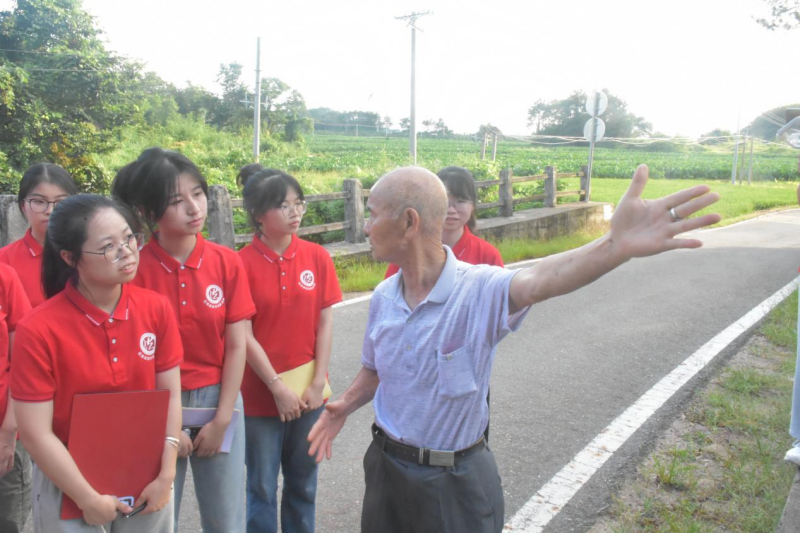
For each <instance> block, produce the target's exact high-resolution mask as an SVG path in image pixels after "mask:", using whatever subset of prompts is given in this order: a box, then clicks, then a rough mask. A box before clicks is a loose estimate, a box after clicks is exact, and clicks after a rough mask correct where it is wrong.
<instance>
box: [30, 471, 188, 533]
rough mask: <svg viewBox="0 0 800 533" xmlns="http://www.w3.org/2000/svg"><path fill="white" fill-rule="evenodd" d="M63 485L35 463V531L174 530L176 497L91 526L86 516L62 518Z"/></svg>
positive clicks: (121, 532) (107, 532) (110, 532)
mask: <svg viewBox="0 0 800 533" xmlns="http://www.w3.org/2000/svg"><path fill="white" fill-rule="evenodd" d="M61 494H62V493H61V489H59V488H58V487H56V486H55V485H54V484H53V482H52V481H50V480H49V479H48V478H47V476H45V475H44V474H43V473H42V471H41V470H39V469H38V468H37V467H36V465H33V531H34V532H35V533H139V532H145V531H146V532H147V533H172V524H173V519H174V511H173V508H172V503H173V499H172V498H170V501H169V504H167V506H166V507H164V508H163V509H161V510H160V511H158V512H157V513H153V514H149V515H141V514H137V515H136V516H134V517H131V518H125V517H124V516H122V515H119V514H118V515H117V518H116V520H114V521H113V522H109V523H108V524H105V525H102V526H90V525H89V524H87V523H86V522H85V521H84V520H83V519H82V518H79V519H76V520H61Z"/></svg>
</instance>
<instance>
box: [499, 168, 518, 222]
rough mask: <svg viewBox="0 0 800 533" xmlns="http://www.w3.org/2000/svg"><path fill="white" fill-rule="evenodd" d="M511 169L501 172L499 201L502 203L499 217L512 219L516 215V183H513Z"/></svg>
mask: <svg viewBox="0 0 800 533" xmlns="http://www.w3.org/2000/svg"><path fill="white" fill-rule="evenodd" d="M511 177H512V173H511V169H510V168H507V169H505V170H501V171H500V185H499V187H498V188H499V189H500V191H499V192H500V195H499V201H500V202H501V204H502V205H501V206H500V209H499V210H498V215H500V216H501V217H510V216H513V215H514V182H512V181H511Z"/></svg>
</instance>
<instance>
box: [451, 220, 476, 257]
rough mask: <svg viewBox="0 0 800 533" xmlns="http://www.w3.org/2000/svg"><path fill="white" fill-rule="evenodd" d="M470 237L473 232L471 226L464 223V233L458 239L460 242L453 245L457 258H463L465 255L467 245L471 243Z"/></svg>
mask: <svg viewBox="0 0 800 533" xmlns="http://www.w3.org/2000/svg"><path fill="white" fill-rule="evenodd" d="M470 237H472V232H470V231H469V228H468V227H467V226H466V225H464V233H462V234H461V238H460V239H458V242H457V243H455V244H454V245H453V255H455V256H456V259H461V256H462V255H464V252H466V251H467V245H468V244H469V241H470Z"/></svg>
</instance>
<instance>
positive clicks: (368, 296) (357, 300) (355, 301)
mask: <svg viewBox="0 0 800 533" xmlns="http://www.w3.org/2000/svg"><path fill="white" fill-rule="evenodd" d="M371 299H372V294H371V293H370V294H365V295H364V296H359V297H357V298H350V299H349V300H345V301H343V302H339V303H338V304H333V305H332V306H331V307H333V308H334V309H336V308H339V307H347V306H348V305H353V304H358V303H361V302H367V301H369V300H371Z"/></svg>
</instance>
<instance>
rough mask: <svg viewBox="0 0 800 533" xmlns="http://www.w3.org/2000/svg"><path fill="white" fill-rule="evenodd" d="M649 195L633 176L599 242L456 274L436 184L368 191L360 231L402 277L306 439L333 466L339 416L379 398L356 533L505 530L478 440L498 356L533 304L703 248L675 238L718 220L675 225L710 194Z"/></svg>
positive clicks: (642, 178)
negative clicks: (642, 262) (526, 263)
mask: <svg viewBox="0 0 800 533" xmlns="http://www.w3.org/2000/svg"><path fill="white" fill-rule="evenodd" d="M646 182H647V167H646V166H644V165H642V166H640V167H639V168H638V169H637V170H636V173H635V174H634V176H633V180H632V183H631V185H630V188H629V189H628V191H627V192H626V193H625V195H624V196H623V198H622V200H621V201H620V203H619V205H618V206H617V209H616V211H615V213H614V216H613V218H612V219H611V230H610V231H609V232H608V234H606V235H605V236H604V237H602V238H600V239H598V240H596V241H594V242H592V243H590V244H587V245H586V246H583V247H582V248H578V249H576V250H572V251H569V252H565V253H562V254H559V255H556V256H552V257H549V258H547V259H545V260H543V261H541V262H540V263H538V264H537V265H536V266H534V267H531V268H527V269H524V270H519V271H510V270H504V269H502V268H498V267H490V266H486V265H478V266H473V265H468V264H466V263H462V262H460V261H458V260H457V259H456V258H455V257H454V256H453V253H452V252H451V251H450V249H449V248H448V247H447V246H444V245H443V244H442V241H441V235H442V223H443V220H444V218H445V213H446V211H447V194H446V191H445V188H444V186H443V185H442V182H441V181H440V180H439V179H438V178H437V177H436V176H435V175H434V174H432V173H430V172H428V171H427V170H424V169H421V168H414V167H411V168H401V169H398V170H395V171H392V172H390V173H389V174H387V175H385V176H384V177H382V178H381V179H380V180H379V181H378V183H377V184H376V185H375V187H373V189H372V190H371V191H370V197H369V202H368V203H367V208H368V209H369V212H370V218H369V220H368V222H367V227H366V228H365V229H366V231H367V234H368V235H369V236H370V240H371V243H372V255H373V257H374V258H375V259H376V260H377V261H386V262H389V263H394V264H396V265H398V266H399V267H400V272H399V273H398V274H397V275H395V276H393V277H391V278H389V279H387V280H385V281H384V282H383V283H381V284H380V285H379V286H378V287H377V288H376V289H375V293H374V294H373V296H372V303H371V305H370V311H369V319H368V323H367V331H366V334H365V336H364V345H363V349H362V353H361V362H362V366H363V368H362V369H361V370H360V371H359V373H358V375H357V376H356V378H355V379H354V380H353V383H352V384H351V385H350V387H349V388H348V389H347V390H346V391H345V392H344V393H343V394H342V395H341V397H340V398H338V399H337V400H336V401H332V402H330V403H329V404H328V406H327V409H326V411H325V412H324V413H323V414H322V416H320V418H319V420H318V421H317V423H316V424H315V425H314V427H313V429H312V430H311V432H310V434H309V437H308V438H309V441H311V448H310V451H309V453H310V454H311V455H316V459H317V461H322V458H323V457H325V456H327V457H328V459H330V457H331V444H332V442H333V439H334V438H335V437H336V435H337V434H338V433H339V431H340V430H341V428H342V426H343V425H344V423H345V420H346V419H347V416H348V415H350V414H351V413H352V412H354V411H355V410H356V409H358V408H359V407H361V406H363V405H364V404H366V403H369V401H370V400H373V398H374V408H375V424H374V425H373V428H372V433H373V442H372V444H371V445H370V447H369V449H368V450H367V453H366V456H365V458H364V470H365V480H366V493H365V496H364V505H363V509H362V515H361V529H362V531H363V532H368V533H373V532H374V533H378V532H380V533H392V532H397V533H412V532H414V533H416V532H420V533H421V532H431V533H434V532H435V533H441V532H453V533H461V532H469V533H478V532H480V533H483V532H486V533H498V532H500V531H501V530H502V529H503V511H504V503H503V490H502V487H501V485H500V477H499V475H498V472H497V465H496V463H495V460H494V456H493V455H492V453H491V451H490V450H489V449H488V447H487V445H486V444H485V442H484V440H483V431H484V429H485V428H486V423H487V422H488V417H489V414H488V407H487V404H486V401H485V398H486V391H487V388H488V386H489V376H490V373H491V368H492V352H493V348H494V347H495V346H496V345H497V344H498V343H499V342H500V341H501V340H502V339H503V338H504V337H505V336H506V335H507V334H508V333H510V332H511V331H514V330H516V329H517V328H519V326H520V324H521V323H522V320H523V318H524V316H525V315H526V313H527V311H528V309H529V307H530V306H531V305H533V304H535V303H537V302H541V301H544V300H547V299H548V298H552V297H554V296H559V295H562V294H567V293H569V292H572V291H574V290H576V289H578V288H580V287H583V286H584V285H587V284H589V283H591V282H592V281H594V280H596V279H597V278H599V277H600V276H602V275H603V274H605V273H607V272H610V271H611V270H613V269H614V268H616V267H618V266H620V265H621V264H623V263H625V262H626V261H628V260H629V259H631V258H634V257H644V256H649V255H653V254H657V253H660V252H664V251H667V250H673V249H676V248H696V247H699V246H700V245H701V243H700V241H697V240H691V239H675V236H676V235H678V234H680V233H683V232H686V231H690V230H694V229H697V228H701V227H703V226H707V225H709V224H714V223H716V222H718V221H719V220H720V217H719V215H705V216H702V217H698V218H693V219H689V220H684V218H685V217H688V216H689V215H692V214H694V213H696V212H697V211H699V210H701V209H703V208H705V207H707V206H709V205H711V204H713V203H714V202H716V201H717V200H718V196H717V195H716V194H714V193H709V189H708V187H706V186H704V185H701V186H697V187H693V188H691V189H687V190H684V191H681V192H678V193H675V194H672V195H669V196H667V197H665V198H661V199H659V200H654V201H646V200H643V199H642V198H641V194H642V191H643V190H644V187H645V184H646Z"/></svg>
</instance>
